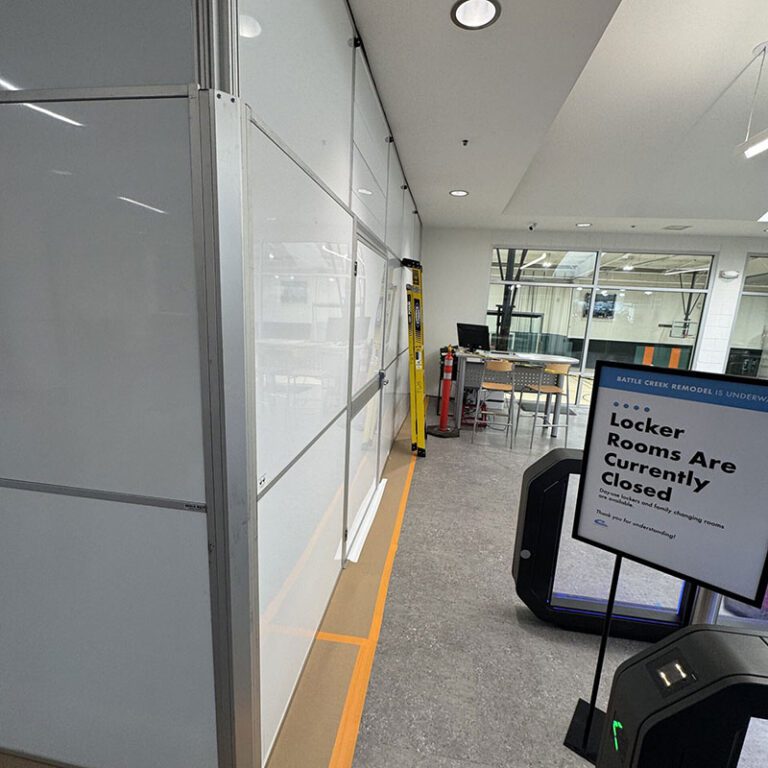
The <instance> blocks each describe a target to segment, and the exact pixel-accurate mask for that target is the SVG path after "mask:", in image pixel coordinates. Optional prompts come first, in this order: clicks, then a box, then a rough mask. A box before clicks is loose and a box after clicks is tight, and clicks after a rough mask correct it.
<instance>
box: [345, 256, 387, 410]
mask: <svg viewBox="0 0 768 768" xmlns="http://www.w3.org/2000/svg"><path fill="white" fill-rule="evenodd" d="M386 272H387V262H386V259H385V258H384V257H383V256H381V255H380V254H378V253H377V252H376V251H374V250H373V249H372V248H369V247H368V246H367V245H365V244H364V243H358V245H357V277H356V278H355V318H354V324H355V325H354V349H353V355H352V394H353V396H354V395H355V394H356V393H357V392H358V391H359V390H360V389H361V388H362V387H364V386H365V385H366V384H368V383H370V382H371V381H372V380H373V379H375V378H376V377H377V376H378V375H379V370H380V369H381V353H382V350H381V346H382V340H383V331H384V300H385V285H386V283H385V281H386Z"/></svg>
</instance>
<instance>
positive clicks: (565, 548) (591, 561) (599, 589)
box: [552, 476, 683, 613]
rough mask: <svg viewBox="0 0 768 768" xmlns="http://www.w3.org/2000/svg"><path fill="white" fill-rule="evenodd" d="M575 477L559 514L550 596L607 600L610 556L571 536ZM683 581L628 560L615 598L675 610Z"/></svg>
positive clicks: (624, 563)
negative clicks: (557, 546) (559, 521)
mask: <svg viewBox="0 0 768 768" xmlns="http://www.w3.org/2000/svg"><path fill="white" fill-rule="evenodd" d="M578 487H579V481H578V478H577V477H576V476H571V479H570V482H569V483H568V498H567V502H566V508H565V515H564V518H563V528H562V531H563V533H562V536H561V538H560V549H559V551H558V555H557V570H556V571H555V583H554V585H553V587H552V592H553V596H554V597H557V596H560V597H563V596H564V597H576V598H593V599H597V600H607V599H608V591H609V588H610V585H611V574H612V572H613V563H614V559H615V558H614V556H613V555H612V554H611V553H610V552H605V551H603V550H601V549H597V548H596V547H592V546H590V545H589V544H584V543H583V542H581V541H576V540H575V539H573V538H571V531H572V530H573V515H574V510H575V508H576V496H577V493H578ZM682 587H683V582H682V581H681V580H680V579H676V578H674V577H673V576H668V575H667V574H665V573H661V572H659V571H657V570H655V569H653V568H648V567H646V566H644V565H640V564H639V563H634V562H632V561H631V560H625V561H624V562H623V564H622V566H621V577H620V579H619V586H618V590H617V592H616V599H617V600H618V601H619V602H622V603H625V604H627V603H628V604H630V605H634V606H641V607H642V606H650V607H652V608H660V609H663V610H668V611H669V612H670V613H675V612H676V611H677V609H678V604H679V601H680V592H681V590H682Z"/></svg>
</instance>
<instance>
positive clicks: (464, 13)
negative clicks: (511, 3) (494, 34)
mask: <svg viewBox="0 0 768 768" xmlns="http://www.w3.org/2000/svg"><path fill="white" fill-rule="evenodd" d="M500 15H501V5H499V3H498V0H458V2H457V3H454V4H453V8H451V21H453V23H454V24H455V25H456V26H457V27H461V28H462V29H485V28H486V27H490V26H491V24H493V22H494V21H496V20H497V19H498V18H499V16H500Z"/></svg>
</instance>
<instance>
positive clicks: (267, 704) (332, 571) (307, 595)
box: [258, 416, 346, 759]
mask: <svg viewBox="0 0 768 768" xmlns="http://www.w3.org/2000/svg"><path fill="white" fill-rule="evenodd" d="M345 427H346V419H345V418H344V417H343V416H342V417H341V418H339V419H338V420H337V421H335V422H334V423H333V424H332V425H331V427H330V428H329V429H328V431H326V432H325V433H324V434H323V436H322V437H321V438H320V439H319V440H318V441H317V442H316V443H315V444H314V445H312V446H311V447H310V448H309V450H308V451H307V453H305V454H304V455H303V456H302V457H301V459H299V461H298V462H296V464H294V465H293V466H292V467H291V468H290V469H289V470H288V472H287V473H286V474H285V475H284V476H283V477H282V478H280V480H279V481H278V482H277V484H276V485H275V486H274V487H273V488H271V489H270V490H269V491H267V493H266V494H265V495H264V496H263V497H262V498H261V499H260V500H259V509H258V553H259V574H258V579H259V584H258V593H259V607H260V645H261V733H262V752H263V757H264V759H266V756H267V754H268V753H269V750H270V749H271V746H272V743H273V742H274V738H275V736H276V734H277V730H278V728H279V726H280V722H281V720H282V718H283V715H284V713H285V710H286V708H287V706H288V703H289V701H290V698H291V694H292V693H293V689H294V686H295V685H296V682H297V681H298V678H299V675H300V674H301V670H302V667H303V664H304V660H305V659H306V656H307V654H308V653H309V649H310V647H311V646H312V642H313V640H314V637H315V632H316V631H317V629H318V627H319V625H320V620H321V619H322V617H323V613H324V612H325V608H326V606H327V605H328V600H329V599H330V596H331V593H332V591H333V588H334V586H335V584H336V579H337V577H338V574H339V571H340V568H341V561H340V560H339V559H337V558H336V553H337V551H338V550H339V546H340V544H341V534H342V527H343V507H344V446H345V439H346V436H345V432H346V429H345Z"/></svg>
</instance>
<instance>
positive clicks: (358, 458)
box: [347, 393, 381, 538]
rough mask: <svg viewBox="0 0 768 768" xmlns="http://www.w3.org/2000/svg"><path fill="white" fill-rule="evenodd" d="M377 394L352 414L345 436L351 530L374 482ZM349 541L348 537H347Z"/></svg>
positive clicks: (357, 523) (378, 399) (376, 451)
mask: <svg viewBox="0 0 768 768" xmlns="http://www.w3.org/2000/svg"><path fill="white" fill-rule="evenodd" d="M380 402H381V394H380V393H377V394H376V395H375V396H374V397H372V398H371V399H370V400H369V401H368V404H367V405H366V406H365V407H364V408H363V409H362V410H361V411H360V412H359V413H358V414H356V415H355V417H354V419H352V423H351V425H350V433H349V502H348V510H347V520H348V522H349V530H350V531H354V530H355V529H356V528H357V526H358V525H359V523H360V521H361V520H362V517H363V514H364V513H365V510H366V509H367V507H368V502H369V501H370V500H371V497H372V496H373V492H374V490H375V489H376V484H377V482H378V475H377V467H376V463H377V459H378V453H379V405H380ZM350 538H351V534H350Z"/></svg>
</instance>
